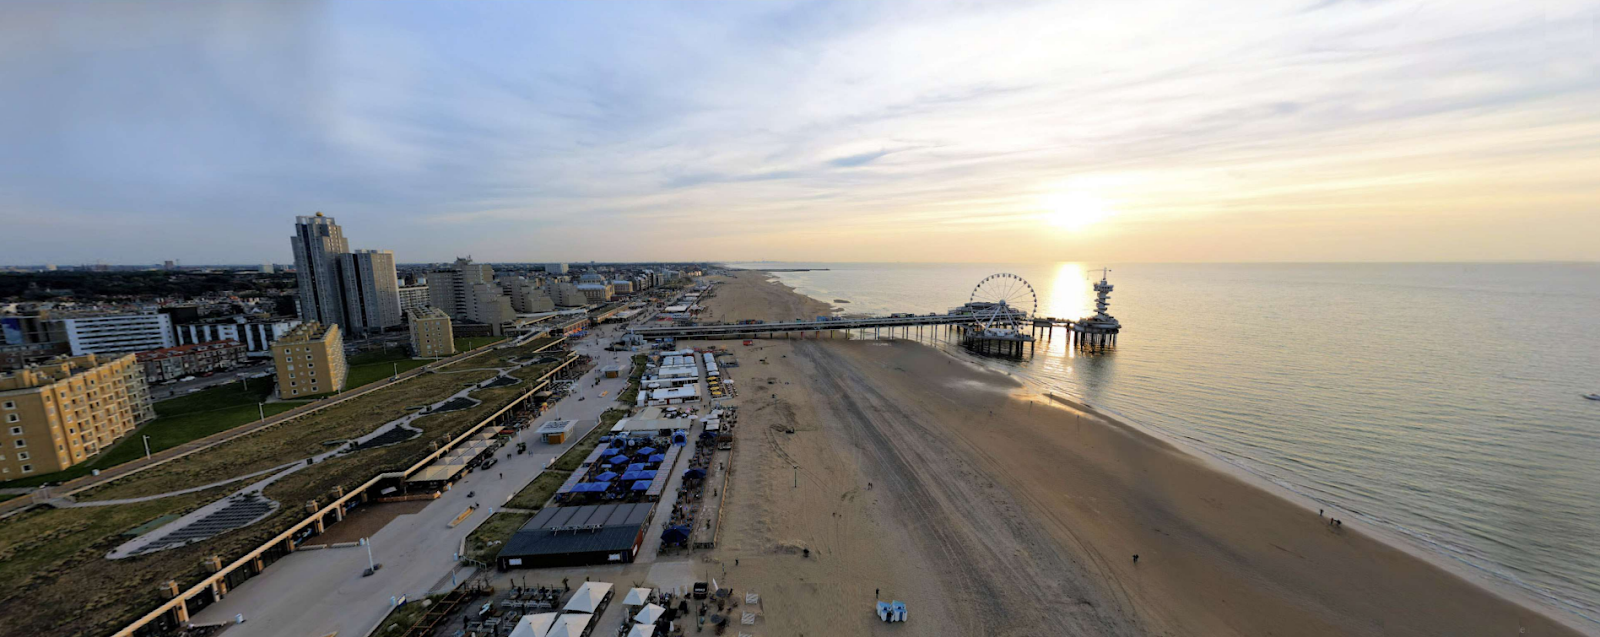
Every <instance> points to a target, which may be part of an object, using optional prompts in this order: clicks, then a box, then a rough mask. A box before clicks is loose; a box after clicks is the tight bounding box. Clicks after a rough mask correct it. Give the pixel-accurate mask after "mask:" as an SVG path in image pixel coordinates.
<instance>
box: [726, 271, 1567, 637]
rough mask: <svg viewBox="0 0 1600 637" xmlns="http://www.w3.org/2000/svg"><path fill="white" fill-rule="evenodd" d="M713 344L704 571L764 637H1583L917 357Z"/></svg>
mask: <svg viewBox="0 0 1600 637" xmlns="http://www.w3.org/2000/svg"><path fill="white" fill-rule="evenodd" d="M706 304H707V305H708V307H709V308H710V309H711V310H712V312H713V313H714V315H715V316H716V317H717V319H719V320H735V319H745V318H750V319H765V320H792V319H795V318H802V317H812V316H816V315H824V314H828V313H829V311H830V310H831V309H832V308H830V307H829V306H828V304H826V303H822V302H819V301H816V300H814V299H809V298H806V297H804V296H801V295H798V294H795V293H794V292H793V291H791V290H789V289H788V288H786V287H783V286H781V285H780V284H777V283H775V282H772V281H769V280H768V276H767V275H765V274H764V273H760V272H741V273H738V274H737V275H736V276H734V277H730V278H727V279H724V280H722V282H721V284H720V285H719V286H718V287H717V288H716V292H715V295H714V296H713V297H712V298H711V299H710V300H708V301H707V302H706ZM718 344H720V345H724V346H729V347H730V348H731V349H732V351H733V352H734V353H735V354H736V355H737V356H738V357H739V358H740V360H741V366H740V367H739V368H738V369H736V370H733V372H732V373H733V377H734V378H735V379H736V380H737V382H738V385H739V387H740V396H739V398H738V399H737V404H739V405H741V424H740V427H741V433H740V437H739V438H740V442H739V445H740V446H739V448H738V450H737V452H736V453H735V455H734V460H733V463H734V466H733V473H732V477H731V481H730V487H729V493H728V494H727V499H726V505H725V506H726V507H727V508H726V511H725V513H724V517H725V518H726V519H727V525H728V526H727V528H726V529H725V531H724V536H723V539H722V541H721V542H720V544H719V546H718V548H717V549H716V550H715V551H714V552H713V553H712V554H711V556H710V559H711V560H712V561H714V562H719V563H720V568H722V569H725V572H726V576H725V577H726V578H727V582H728V584H729V585H733V586H737V587H739V588H741V589H743V590H746V591H757V592H760V593H761V594H762V596H763V604H764V615H765V619H764V621H765V622H766V628H765V629H764V630H765V631H766V632H770V633H773V634H815V635H823V634H850V635H854V634H877V633H878V632H884V633H887V632H888V631H890V630H896V629H897V628H898V627H891V626H888V625H885V624H880V623H878V622H877V620H876V618H875V616H874V615H873V614H872V601H873V596H874V594H875V593H878V594H879V596H880V597H881V598H882V599H886V600H887V599H899V600H902V601H905V602H907V605H908V606H909V608H910V612H911V615H912V620H911V621H912V623H913V625H914V626H915V628H916V630H915V633H916V634H919V635H974V634H990V635H1039V634H1085V635H1116V634H1123V635H1144V634H1152V635H1268V634H1281V635H1347V634H1358V635H1379V634H1382V635H1469V634H1509V635H1517V634H1526V635H1575V634H1579V631H1577V630H1576V629H1574V628H1571V627H1569V626H1568V625H1566V624H1563V623H1561V622H1559V621H1557V620H1556V619H1554V618H1553V617H1552V616H1550V615H1547V614H1545V613H1543V612H1541V611H1540V610H1536V609H1534V608H1533V607H1531V606H1529V605H1525V604H1524V603H1522V602H1520V601H1514V600H1512V599H1510V598H1508V597H1505V596H1502V595H1500V594H1498V593H1496V592H1494V591H1491V590H1489V589H1487V588H1484V587H1481V586H1480V585H1479V584H1478V583H1476V582H1474V581H1469V580H1468V579H1466V578H1463V577H1461V576H1459V575H1458V574H1456V573H1453V572H1450V571H1448V570H1446V569H1444V568H1441V567H1439V566H1437V565H1435V564H1433V563H1431V562H1430V561H1428V560H1424V559H1421V558H1419V557H1418V556H1416V555H1413V554H1411V553H1408V552H1406V551H1403V550H1401V549H1399V548H1397V547H1395V546H1393V545H1391V544H1389V543H1386V542H1384V541H1382V540H1381V539H1380V538H1378V537H1376V536H1375V535H1373V534H1369V533H1368V532H1366V531H1365V530H1363V529H1362V528H1361V527H1360V526H1359V525H1357V524H1345V525H1343V526H1342V527H1335V526H1332V525H1330V524H1329V521H1328V518H1326V517H1323V516H1319V515H1318V513H1317V512H1316V511H1315V510H1307V509H1306V508H1305V507H1304V506H1302V505H1300V504H1298V503H1295V502H1292V501H1290V500H1289V499H1286V498H1285V497H1283V496H1282V494H1279V493H1275V492H1273V491H1271V490H1269V489H1267V488H1264V487H1263V486H1262V485H1259V484H1256V483H1253V482H1252V481H1250V480H1247V479H1245V478H1244V477H1241V476H1238V475H1235V474H1233V473H1230V472H1228V471H1224V470H1221V469H1219V468H1218V467H1216V466H1214V465H1212V464H1211V463H1209V462H1207V461H1205V460H1202V459H1201V458H1199V457H1197V456H1195V455H1192V454H1190V453H1189V452H1188V451H1186V450H1184V449H1181V448H1179V447H1178V446H1175V445H1174V444H1171V443H1169V442H1167V441H1165V440H1162V439H1159V438H1156V437H1154V436H1151V435H1149V434H1147V433H1145V432H1144V431H1142V430H1139V429H1138V428H1135V427H1132V426H1129V425H1127V424H1125V423H1121V422H1118V421H1116V420H1115V419H1113V418H1110V417H1108V416H1105V415H1103V414H1100V413H1097V412H1095V411H1094V410H1092V409H1089V408H1087V407H1085V406H1082V405H1078V404H1074V403H1070V402H1067V401H1064V400H1062V399H1059V398H1051V397H1046V396H1042V395H1039V394H1037V393H1035V392H1032V391H1030V390H1028V389H1026V388H1024V387H1023V386H1022V385H1021V384H1020V383H1018V382H1016V381H1015V380H1014V379H1012V378H1010V377H1008V376H1006V375H1004V374H1000V373H996V372H992V371H987V370H982V369H978V368H975V367H974V366H971V365H968V364H965V363H962V362H960V361H957V360H956V359H954V358H952V357H950V356H947V355H944V354H942V353H940V352H938V351H936V350H933V349H931V348H928V347H925V346H922V345H918V344H916V343H911V342H906V341H851V340H847V339H843V338H833V339H829V338H827V336H826V335H823V337H822V338H816V339H801V338H798V337H797V338H795V339H792V340H787V339H781V338H779V339H769V340H757V341H754V343H753V345H751V346H743V345H741V344H739V342H737V341H722V342H719V343H718ZM761 359H765V361H766V362H764V363H763V362H761ZM769 379H770V380H771V383H770V384H769V383H768V380H769ZM791 430H792V431H793V433H789V432H790V431H791ZM796 485H798V486H796ZM805 549H809V550H810V551H811V554H810V556H809V557H806V556H804V554H803V551H804V550H805ZM1134 555H1138V556H1139V559H1138V561H1137V563H1135V562H1134V560H1133V556H1134ZM735 560H737V563H736V562H735Z"/></svg>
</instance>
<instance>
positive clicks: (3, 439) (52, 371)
mask: <svg viewBox="0 0 1600 637" xmlns="http://www.w3.org/2000/svg"><path fill="white" fill-rule="evenodd" d="M155 417H156V413H155V409H154V408H153V407H151V405H150V390H149V388H148V387H147V386H146V385H145V382H144V373H143V371H142V370H141V368H140V367H139V363H138V361H137V360H136V359H135V358H134V356H133V355H132V354H127V355H124V356H96V355H94V354H85V355H83V356H61V357H57V358H55V359H52V360H50V361H49V362H47V363H42V364H37V365H29V366H27V367H23V368H20V369H15V370H11V371H7V372H3V373H0V444H3V445H4V447H3V448H0V480H7V479H11V478H20V477H23V476H27V475H33V474H38V473H49V472H52V471H60V470H62V469H65V468H67V467H70V466H72V465H75V464H78V463H80V462H83V461H85V460H88V459H90V458H93V457H94V456H95V455H96V454H99V453H100V452H101V451H103V450H105V449H107V448H110V446H111V444H112V443H113V442H115V441H116V440H117V439H119V438H122V437H123V436H126V435H128V432H131V431H133V430H134V428H135V427H138V426H139V425H140V424H142V423H144V422H146V421H148V420H151V419H153V418H155Z"/></svg>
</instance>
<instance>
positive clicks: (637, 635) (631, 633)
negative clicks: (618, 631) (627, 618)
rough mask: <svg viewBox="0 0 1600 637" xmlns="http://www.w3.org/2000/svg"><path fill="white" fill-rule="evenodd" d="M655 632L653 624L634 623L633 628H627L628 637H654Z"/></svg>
mask: <svg viewBox="0 0 1600 637" xmlns="http://www.w3.org/2000/svg"><path fill="white" fill-rule="evenodd" d="M655 634H656V625H655V624H634V625H633V628H630V629H628V637H654V636H655Z"/></svg>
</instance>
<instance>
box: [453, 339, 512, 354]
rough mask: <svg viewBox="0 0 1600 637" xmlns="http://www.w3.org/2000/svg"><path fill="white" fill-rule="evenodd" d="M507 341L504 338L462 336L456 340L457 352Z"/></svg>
mask: <svg viewBox="0 0 1600 637" xmlns="http://www.w3.org/2000/svg"><path fill="white" fill-rule="evenodd" d="M503 340H506V337H504V336H462V337H459V338H457V339H456V352H458V353H459V352H465V351H468V350H474V349H478V348H480V347H483V346H484V345H488V344H490V343H498V342H500V341H503Z"/></svg>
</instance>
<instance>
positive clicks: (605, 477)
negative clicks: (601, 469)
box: [594, 471, 621, 482]
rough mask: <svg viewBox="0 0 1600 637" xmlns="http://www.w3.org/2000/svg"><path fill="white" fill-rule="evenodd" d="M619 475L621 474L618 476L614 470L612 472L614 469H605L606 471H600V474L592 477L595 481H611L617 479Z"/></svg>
mask: <svg viewBox="0 0 1600 637" xmlns="http://www.w3.org/2000/svg"><path fill="white" fill-rule="evenodd" d="M619 477H621V476H618V475H617V474H616V472H614V471H607V472H605V473H602V474H600V475H597V476H595V477H594V479H595V480H596V481H597V482H610V481H612V480H616V479H617V478H619Z"/></svg>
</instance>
